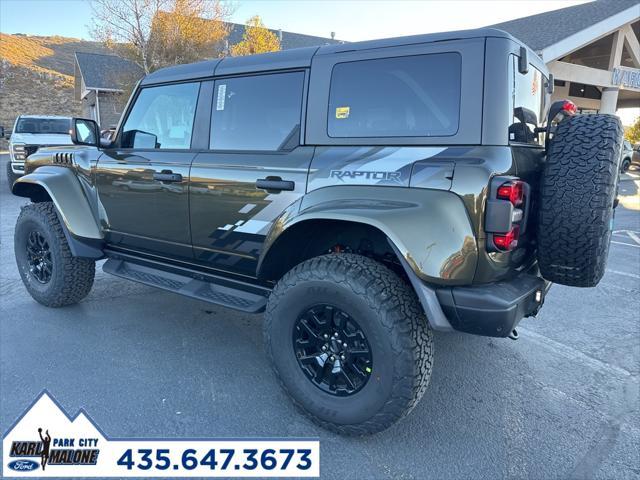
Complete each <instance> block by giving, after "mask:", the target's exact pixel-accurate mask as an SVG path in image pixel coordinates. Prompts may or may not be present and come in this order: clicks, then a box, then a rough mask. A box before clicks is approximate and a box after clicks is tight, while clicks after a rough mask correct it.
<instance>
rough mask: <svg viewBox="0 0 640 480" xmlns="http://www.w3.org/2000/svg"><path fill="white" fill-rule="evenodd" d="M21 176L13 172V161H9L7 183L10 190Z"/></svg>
mask: <svg viewBox="0 0 640 480" xmlns="http://www.w3.org/2000/svg"><path fill="white" fill-rule="evenodd" d="M20 177H21V175H19V174H17V173H13V170H11V161H7V183H8V184H9V190H11V189H12V188H13V184H14V183H15V181H16V180H17V179H18V178H20Z"/></svg>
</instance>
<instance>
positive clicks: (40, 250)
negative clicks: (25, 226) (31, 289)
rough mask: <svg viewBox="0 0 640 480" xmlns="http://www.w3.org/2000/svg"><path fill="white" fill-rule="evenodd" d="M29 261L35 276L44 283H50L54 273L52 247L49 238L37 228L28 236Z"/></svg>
mask: <svg viewBox="0 0 640 480" xmlns="http://www.w3.org/2000/svg"><path fill="white" fill-rule="evenodd" d="M27 261H28V263H29V273H30V274H31V275H32V276H33V278H34V279H35V280H37V281H38V282H40V283H42V284H46V283H49V281H50V280H51V275H52V273H53V261H52V259H51V249H50V248H49V243H48V242H47V239H46V238H45V237H44V235H43V234H42V233H41V232H39V231H37V230H32V231H31V232H29V235H28V236H27Z"/></svg>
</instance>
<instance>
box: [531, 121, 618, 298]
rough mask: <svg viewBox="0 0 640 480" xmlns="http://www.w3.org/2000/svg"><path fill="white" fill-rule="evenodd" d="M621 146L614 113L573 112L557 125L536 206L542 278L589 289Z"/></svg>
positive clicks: (605, 245)
mask: <svg viewBox="0 0 640 480" xmlns="http://www.w3.org/2000/svg"><path fill="white" fill-rule="evenodd" d="M621 145H622V125H621V123H620V120H619V119H618V117H616V116H615V115H576V116H573V117H569V118H566V119H564V120H563V121H562V122H560V124H559V125H558V127H557V131H556V133H555V135H554V136H553V138H552V139H551V142H550V146H549V153H548V155H547V161H546V163H545V165H544V169H543V172H542V178H541V192H540V199H539V209H538V264H539V266H540V272H541V273H542V276H543V277H544V278H546V279H547V280H550V281H551V282H554V283H559V284H562V285H569V286H574V287H593V286H595V285H597V284H598V282H599V281H600V279H601V278H602V276H603V275H604V271H605V266H606V263H607V256H608V253H609V243H610V241H611V230H612V227H613V208H614V201H615V197H616V192H617V184H618V179H619V162H620V149H621Z"/></svg>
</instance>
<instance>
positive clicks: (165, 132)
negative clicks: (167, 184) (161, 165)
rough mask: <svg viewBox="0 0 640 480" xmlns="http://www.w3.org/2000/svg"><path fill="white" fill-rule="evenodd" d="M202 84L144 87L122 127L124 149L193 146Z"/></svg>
mask: <svg viewBox="0 0 640 480" xmlns="http://www.w3.org/2000/svg"><path fill="white" fill-rule="evenodd" d="M199 91H200V84H199V83H179V84H175V85H163V86H160V87H147V88H143V89H142V91H141V92H140V93H139V95H138V98H136V101H135V103H134V105H133V108H132V109H131V111H130V113H129V116H128V117H127V121H126V122H125V124H124V127H123V129H122V142H121V146H122V147H123V148H160V149H165V148H166V149H188V148H191V132H192V130H193V119H194V115H195V112H196V104H197V102H198V92H199Z"/></svg>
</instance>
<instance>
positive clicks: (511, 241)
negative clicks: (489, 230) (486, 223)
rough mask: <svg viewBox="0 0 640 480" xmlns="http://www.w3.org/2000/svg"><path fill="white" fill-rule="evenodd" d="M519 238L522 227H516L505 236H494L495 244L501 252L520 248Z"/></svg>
mask: <svg viewBox="0 0 640 480" xmlns="http://www.w3.org/2000/svg"><path fill="white" fill-rule="evenodd" d="M518 237H520V226H518V225H514V226H513V227H512V228H511V230H509V231H508V232H507V233H505V234H504V235H502V234H497V233H496V234H494V235H493V243H494V244H495V246H496V247H498V249H499V250H503V251H509V250H513V249H514V248H516V247H517V246H518Z"/></svg>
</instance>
